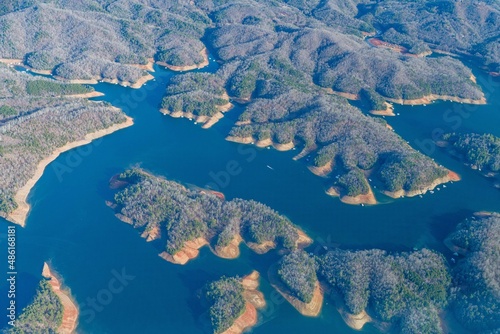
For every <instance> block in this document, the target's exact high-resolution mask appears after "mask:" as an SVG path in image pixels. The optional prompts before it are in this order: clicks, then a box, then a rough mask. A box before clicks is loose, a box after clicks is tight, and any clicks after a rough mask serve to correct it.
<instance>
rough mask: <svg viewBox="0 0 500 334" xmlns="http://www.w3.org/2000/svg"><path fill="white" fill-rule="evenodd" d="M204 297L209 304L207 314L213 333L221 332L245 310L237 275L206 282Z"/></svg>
mask: <svg viewBox="0 0 500 334" xmlns="http://www.w3.org/2000/svg"><path fill="white" fill-rule="evenodd" d="M204 297H205V299H206V300H207V301H208V304H209V305H210V308H209V314H210V322H211V325H212V330H213V333H216V334H218V333H222V332H224V331H225V330H227V329H228V328H229V327H231V326H232V325H233V323H234V321H235V320H236V319H237V318H238V317H239V316H240V315H242V314H243V312H245V303H246V302H245V298H244V296H243V286H242V285H241V282H240V280H239V279H238V277H236V278H235V277H222V278H221V279H219V280H217V281H215V282H212V283H209V284H207V286H206V287H205V289H204Z"/></svg>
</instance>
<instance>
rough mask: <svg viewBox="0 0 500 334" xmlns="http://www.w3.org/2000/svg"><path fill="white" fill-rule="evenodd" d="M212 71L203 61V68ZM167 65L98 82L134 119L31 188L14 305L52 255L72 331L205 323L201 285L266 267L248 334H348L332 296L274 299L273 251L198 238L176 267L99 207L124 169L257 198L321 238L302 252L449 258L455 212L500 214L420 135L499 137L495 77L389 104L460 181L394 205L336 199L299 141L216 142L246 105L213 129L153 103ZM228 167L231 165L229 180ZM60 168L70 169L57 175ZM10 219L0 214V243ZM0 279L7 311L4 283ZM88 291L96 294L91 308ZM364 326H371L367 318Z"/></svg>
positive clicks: (485, 187)
mask: <svg viewBox="0 0 500 334" xmlns="http://www.w3.org/2000/svg"><path fill="white" fill-rule="evenodd" d="M216 68H217V64H216V63H214V62H212V63H211V65H210V67H209V68H208V69H204V70H210V71H213V70H215V69H216ZM173 75H175V74H174V73H172V72H170V71H167V70H164V69H161V68H159V67H156V72H155V77H156V79H155V81H152V82H149V83H147V84H146V85H145V86H144V87H143V88H141V89H139V90H132V89H129V88H124V87H121V86H118V85H112V84H105V83H102V84H98V85H96V86H95V88H96V90H98V91H101V92H103V93H105V96H104V97H102V98H98V99H96V100H104V101H108V102H110V103H112V104H114V105H116V106H117V107H121V108H123V109H124V111H125V112H126V113H127V114H128V115H130V116H131V117H133V118H134V120H135V124H134V126H132V127H129V128H126V129H124V130H121V131H118V132H116V133H114V134H112V135H110V136H107V137H105V138H103V139H100V140H98V141H96V142H94V143H92V144H89V145H87V146H85V147H82V148H79V149H75V150H72V151H70V152H66V153H64V154H62V155H61V156H60V157H59V158H58V159H57V160H56V161H55V162H54V163H52V164H51V165H49V166H48V167H47V169H46V171H45V173H44V175H43V177H42V178H41V179H40V181H39V182H38V183H37V184H36V186H35V187H34V188H33V190H32V192H31V194H30V196H29V202H30V203H31V205H32V211H31V214H30V216H29V218H28V220H27V224H26V228H24V229H22V228H19V227H18V228H17V243H18V247H17V252H18V258H17V265H18V273H19V275H18V290H19V292H20V295H19V296H18V303H19V305H18V307H22V306H23V305H26V304H27V303H28V302H29V300H30V298H32V296H33V293H34V289H35V286H36V284H37V281H38V279H39V277H40V273H41V269H42V264H43V262H44V261H48V262H50V263H51V264H52V266H53V267H54V269H55V270H56V271H58V272H59V273H60V274H61V275H62V276H63V277H64V280H65V284H66V285H67V286H69V287H71V292H72V295H73V296H74V297H75V299H76V301H77V302H78V304H79V305H80V308H81V310H80V311H81V319H80V324H79V327H78V331H79V332H81V333H120V334H122V333H123V334H127V333H166V332H169V333H203V331H204V329H203V328H204V325H203V324H204V321H203V319H204V315H203V310H202V309H200V306H199V302H198V297H197V294H198V290H199V289H200V288H201V287H202V286H203V285H204V284H205V283H206V282H207V281H208V280H212V279H217V278H218V277H220V276H221V275H236V274H238V275H245V274H248V273H250V272H251V270H253V269H257V270H259V271H260V272H261V273H263V277H262V279H261V285H262V290H263V292H264V294H265V296H266V298H267V301H268V304H269V306H268V308H267V309H266V310H264V311H263V312H261V313H260V322H259V325H258V326H256V327H255V328H254V329H253V333H276V332H289V333H302V332H306V331H311V332H314V331H317V332H324V331H325V330H326V329H328V330H329V331H332V332H335V333H354V332H356V331H354V330H351V329H350V328H349V327H348V326H346V325H345V324H344V322H343V321H342V319H341V317H340V315H339V314H338V312H337V311H336V310H335V307H334V305H333V303H332V302H331V301H330V300H328V299H326V303H325V305H324V308H323V311H322V313H321V315H320V316H319V317H318V318H306V317H302V316H301V315H300V314H299V313H298V312H297V311H296V310H295V309H294V308H293V307H291V306H290V305H289V304H288V303H287V302H283V300H282V299H281V298H278V295H277V293H276V292H274V291H273V290H272V289H271V288H270V286H269V284H268V282H267V278H266V275H265V273H266V272H267V269H268V267H269V266H270V264H272V263H273V262H274V261H276V260H277V258H278V255H277V254H276V253H275V252H270V253H269V254H266V255H257V254H255V253H253V252H251V251H249V250H248V249H247V248H245V247H244V246H242V254H241V256H240V258H238V259H236V260H223V259H220V258H217V257H216V256H214V255H213V254H212V253H211V252H210V251H209V250H208V249H206V248H204V249H202V251H201V254H200V256H199V257H198V258H197V259H196V260H194V261H191V262H189V263H188V264H187V265H185V266H179V265H174V264H171V263H168V262H166V261H164V260H162V259H161V258H160V257H158V253H159V248H160V247H161V245H158V244H155V243H154V242H153V243H146V242H145V241H144V239H142V238H140V237H139V234H138V232H137V231H136V230H134V229H133V228H132V227H130V226H129V225H127V224H124V223H122V222H120V221H119V220H118V219H117V218H116V217H115V216H114V215H113V212H112V210H110V209H109V208H108V207H106V205H105V203H104V202H105V200H107V199H110V198H112V196H113V193H112V191H111V190H109V189H108V180H109V179H110V177H111V176H112V175H114V174H116V173H117V172H120V171H123V170H124V169H126V168H128V167H131V166H137V165H138V166H141V167H142V168H145V169H147V170H149V171H151V172H153V173H157V174H159V175H164V176H165V177H167V178H169V179H172V180H177V181H179V182H182V183H184V184H195V185H198V186H207V185H208V186H212V187H213V188H217V189H218V190H220V191H222V192H224V194H225V195H226V197H227V198H229V199H231V198H235V197H240V198H244V199H255V200H257V201H261V202H263V203H265V204H267V205H269V206H271V207H272V208H274V209H276V210H278V211H279V212H280V213H282V214H284V215H286V216H288V217H289V218H290V219H291V220H292V221H293V222H294V223H295V224H297V225H299V226H300V227H301V228H302V229H304V231H306V233H307V234H309V235H310V236H311V237H313V238H314V239H315V240H316V243H315V244H314V245H312V246H311V247H310V248H309V249H308V250H309V251H311V252H315V251H317V250H318V249H322V248H323V246H326V247H336V246H340V247H344V248H354V249H362V248H375V247H376V248H382V249H387V250H393V251H403V250H411V249H413V248H414V247H417V248H422V247H428V248H432V249H436V250H438V251H441V252H443V253H444V254H445V255H446V257H447V258H448V259H450V257H451V254H450V252H449V251H448V250H447V249H446V248H445V247H444V245H443V244H442V240H443V238H444V237H445V236H446V235H447V234H448V233H449V232H451V231H452V230H453V229H454V227H455V226H456V224H457V223H458V222H460V221H461V220H462V219H464V218H465V217H467V216H469V215H470V214H471V213H472V212H475V211H480V210H486V211H500V191H499V190H498V189H495V188H493V187H492V184H491V182H490V180H488V179H486V178H485V177H483V176H481V175H480V174H478V173H477V172H475V171H472V170H469V169H468V168H467V167H465V166H464V165H463V164H462V163H460V162H459V161H457V160H455V159H453V158H450V157H449V156H447V155H446V154H445V153H444V152H443V151H442V150H440V149H437V148H432V146H430V145H429V142H430V141H429V140H430V139H432V133H433V132H436V131H439V129H443V130H444V131H459V132H460V131H477V132H480V133H483V132H489V133H494V134H495V135H497V136H500V127H499V126H498V125H499V124H500V109H499V108H500V80H498V79H493V78H489V77H488V76H486V75H484V74H482V73H481V72H479V71H476V75H477V77H478V83H479V84H481V86H482V87H483V90H485V92H487V96H488V98H489V104H488V105H485V106H467V105H463V104H457V103H450V102H437V103H433V104H432V105H429V106H426V107H424V106H415V107H411V106H396V108H395V112H396V113H399V114H400V115H399V116H397V117H392V118H389V117H387V118H386V120H387V121H388V123H389V124H390V125H391V126H393V127H394V129H395V130H396V131H397V133H399V134H400V135H401V136H402V137H403V138H404V139H405V140H407V141H408V142H409V143H410V145H412V146H413V147H415V148H416V149H419V150H422V151H423V152H424V153H427V154H429V155H430V156H431V157H432V158H434V159H435V160H436V161H437V162H439V163H440V164H443V165H444V166H446V167H447V168H449V169H451V170H453V171H456V172H457V173H459V174H460V175H461V176H462V181H460V182H456V183H453V184H449V185H447V187H446V188H442V189H441V190H440V191H436V192H435V193H434V194H432V195H431V194H428V195H425V196H424V197H423V198H419V197H416V198H405V199H401V200H396V201H394V200H389V199H388V198H384V197H383V195H380V194H376V195H377V196H378V197H379V198H381V199H382V200H383V201H384V202H385V204H381V205H377V206H365V207H361V206H350V205H346V204H342V203H341V202H340V201H339V200H338V199H337V198H332V197H329V196H328V195H326V194H325V192H324V190H325V189H326V187H327V185H328V184H327V181H326V180H325V179H322V178H320V177H317V176H315V175H313V174H312V173H310V172H309V170H308V169H307V168H306V165H305V163H304V162H301V161H293V160H292V157H293V156H294V155H295V154H297V153H298V151H289V152H278V151H275V150H273V149H271V150H268V149H259V148H255V147H252V146H245V145H240V144H235V143H231V142H227V141H225V140H224V137H225V136H226V135H227V133H228V131H229V129H230V127H231V125H232V124H233V123H234V121H235V120H236V119H237V116H238V114H239V112H241V110H242V107H236V108H235V109H234V110H232V111H230V112H229V113H227V114H226V117H225V118H224V119H222V120H221V121H220V122H219V123H217V124H216V125H215V126H213V127H212V128H211V129H208V130H203V129H201V127H200V126H199V125H193V124H192V123H193V122H192V121H189V120H187V119H174V118H170V117H168V116H164V115H162V114H161V113H159V112H158V109H159V104H160V102H161V98H162V97H163V94H164V91H165V87H166V84H167V82H168V80H169V79H170V78H171V77H172V76H173ZM127 101H129V102H127ZM450 117H455V118H451V120H450ZM456 117H458V118H456ZM436 129H437V130H436ZM228 163H229V164H232V165H234V164H235V163H236V164H237V166H238V168H237V171H238V172H237V173H233V174H235V175H231V176H230V177H227V175H229V174H228V173H227V172H228ZM268 165H269V166H272V168H273V169H270V168H267V166H268ZM61 166H65V167H67V168H65V169H64V170H65V172H64V173H62V172H61ZM7 224H8V223H7V222H5V221H1V222H0V229H1V230H0V240H1V242H2V245H3V243H4V239H2V237H5V234H6V232H7ZM2 248H3V246H2ZM120 272H125V273H126V274H127V275H128V276H129V279H128V280H125V281H124V283H123V284H122V286H121V287H122V289H119V290H120V291H119V292H115V293H111V294H110V293H108V292H107V291H109V290H110V289H109V283H110V281H112V280H113V278H114V277H116V275H117V273H120ZM132 276H133V278H132ZM2 284H3V282H2ZM0 287H1V289H0V293H1V294H2V295H1V297H0V302H1V303H3V304H1V305H0V307H1V308H2V309H4V308H3V306H4V303H5V301H6V300H5V296H6V294H5V293H4V291H5V289H6V287H5V285H4V284H3V285H0ZM97 297H100V298H98V299H100V301H101V302H98V305H94V306H90V303H91V302H92V299H95V298H97ZM5 324H6V319H4V318H3V317H2V318H0V328H1V327H3V326H4V325H5ZM363 332H366V333H378V331H377V329H375V328H374V327H373V326H372V325H369V324H368V325H367V326H365V327H364V329H363Z"/></svg>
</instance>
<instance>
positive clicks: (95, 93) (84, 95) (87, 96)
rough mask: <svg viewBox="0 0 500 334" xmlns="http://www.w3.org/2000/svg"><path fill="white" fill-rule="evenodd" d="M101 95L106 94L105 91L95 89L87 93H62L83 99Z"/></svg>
mask: <svg viewBox="0 0 500 334" xmlns="http://www.w3.org/2000/svg"><path fill="white" fill-rule="evenodd" d="M99 96H104V93H101V92H97V91H93V92H90V93H85V94H73V95H62V97H73V98H83V99H90V98H92V97H99Z"/></svg>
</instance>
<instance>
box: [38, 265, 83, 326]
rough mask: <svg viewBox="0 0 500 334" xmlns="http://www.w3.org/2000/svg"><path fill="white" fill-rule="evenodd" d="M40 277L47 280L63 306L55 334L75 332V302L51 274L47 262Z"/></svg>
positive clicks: (77, 311)
mask: <svg viewBox="0 0 500 334" xmlns="http://www.w3.org/2000/svg"><path fill="white" fill-rule="evenodd" d="M42 276H43V277H45V278H46V279H49V284H50V286H51V287H52V291H53V292H54V293H55V294H56V295H57V297H59V300H60V301H61V304H62V306H63V316H62V322H61V325H60V326H59V328H58V329H57V333H59V334H71V333H74V332H75V329H76V326H77V324H78V315H79V310H78V307H77V305H76V302H75V301H74V300H73V299H72V297H71V294H70V293H69V291H66V290H65V289H63V288H62V286H61V282H60V281H61V280H60V279H59V278H58V277H57V275H56V274H55V273H53V272H52V270H51V269H50V267H49V265H48V264H47V262H44V263H43V271H42Z"/></svg>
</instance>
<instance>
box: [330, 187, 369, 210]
mask: <svg viewBox="0 0 500 334" xmlns="http://www.w3.org/2000/svg"><path fill="white" fill-rule="evenodd" d="M326 193H327V195H330V196H332V197H338V198H339V199H340V201H341V202H342V203H345V204H350V205H359V204H366V205H376V204H378V202H377V199H376V198H375V194H374V193H373V190H372V188H371V187H370V189H369V191H368V193H366V194H359V195H357V196H348V195H342V194H341V191H339V190H338V189H337V187H335V186H332V187H330V188H328V189H327V190H326Z"/></svg>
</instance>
